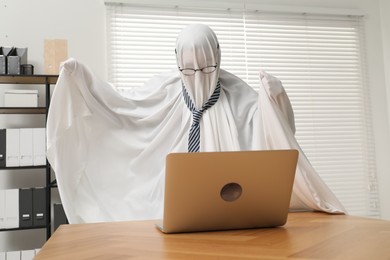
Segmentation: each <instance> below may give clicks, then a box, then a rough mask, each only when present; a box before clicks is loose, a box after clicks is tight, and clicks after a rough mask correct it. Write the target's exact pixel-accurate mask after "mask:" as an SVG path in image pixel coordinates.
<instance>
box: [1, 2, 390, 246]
mask: <svg viewBox="0 0 390 260" xmlns="http://www.w3.org/2000/svg"><path fill="white" fill-rule="evenodd" d="M168 1H169V0H168ZM201 1H205V0H200V1H195V0H193V1H192V2H195V3H196V5H201V3H200V2H201ZM231 1H232V3H237V2H238V1H233V0H231ZM156 2H158V1H156ZM177 2H178V1H177ZM183 2H191V1H190V0H187V1H185V0H182V1H180V3H183ZM207 2H215V4H216V5H217V4H218V0H208V1H207ZM248 2H250V3H255V4H257V3H259V4H267V5H276V4H278V5H282V6H285V5H287V6H291V7H293V8H295V9H299V8H300V6H309V7H314V8H324V9H328V8H341V9H356V10H360V11H362V12H363V13H365V14H366V22H367V24H366V37H367V48H368V50H367V59H368V70H369V75H370V77H369V85H370V94H371V101H372V106H373V107H372V113H373V131H374V136H375V148H376V150H375V151H376V156H377V174H378V178H379V181H380V184H379V188H380V196H381V209H382V217H383V218H385V219H390V189H388V188H387V187H388V186H389V184H390V160H389V155H390V134H389V127H390V113H389V111H390V110H389V107H388V102H389V101H390V94H389V93H387V92H390V47H389V46H390V44H389V43H390V17H389V15H388V14H389V13H390V3H389V1H388V0H328V1H323V0H257V1H256V0H253V1H250V0H249V1H248ZM330 11H331V10H330ZM53 38H61V39H67V40H68V53H69V56H72V57H75V58H77V59H78V60H80V61H82V62H84V63H85V64H87V65H88V66H89V67H90V68H91V69H92V70H93V71H94V72H95V73H96V74H97V75H99V76H101V77H102V78H103V79H106V78H107V75H106V71H107V70H106V47H105V46H106V44H105V7H104V2H103V0H62V1H60V0H0V46H9V45H13V46H17V47H28V51H29V52H28V59H29V63H32V64H33V65H34V66H35V73H36V74H40V73H43V42H44V39H53ZM383 46H385V48H384V47H383ZM385 69H386V74H385ZM386 86H387V87H386ZM26 120H27V119H26V118H24V117H20V116H16V117H15V118H14V119H4V118H2V117H0V126H1V127H4V126H5V127H8V126H9V125H12V126H13V127H18V126H21V127H23V126H24V124H27V123H32V124H37V125H39V124H43V122H44V121H42V120H43V119H37V120H35V119H34V118H33V119H29V121H27V122H26ZM22 175H23V174H22ZM5 176H7V177H5ZM24 177H25V176H21V177H20V178H19V179H18V180H17V181H14V180H13V179H12V178H10V177H9V174H3V173H2V172H0V189H5V188H10V186H11V188H15V187H12V186H13V185H16V184H19V183H20V182H23V179H24ZM29 180H30V181H31V183H32V184H31V185H39V181H38V180H36V179H35V178H33V177H29ZM34 182H38V183H34ZM23 184H24V183H23ZM26 185H28V184H26ZM26 233H31V234H27V237H28V238H29V239H27V240H29V241H30V242H25V241H24V240H25V239H24V238H23V237H24V236H25V234H26ZM37 237H39V238H37ZM43 240H44V232H42V231H28V232H26V231H22V232H19V231H18V232H2V233H0V251H2V250H19V249H23V248H25V249H26V248H27V249H28V248H34V247H38V246H40V245H41V244H42V243H43V242H42V241H43Z"/></svg>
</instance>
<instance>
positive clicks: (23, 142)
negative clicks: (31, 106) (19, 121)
mask: <svg viewBox="0 0 390 260" xmlns="http://www.w3.org/2000/svg"><path fill="white" fill-rule="evenodd" d="M19 134H20V136H19V142H20V143H19V147H20V150H19V156H20V157H19V162H20V166H32V165H33V129H32V128H22V129H20V132H19Z"/></svg>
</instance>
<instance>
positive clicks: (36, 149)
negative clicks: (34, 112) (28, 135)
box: [33, 128, 46, 166]
mask: <svg viewBox="0 0 390 260" xmlns="http://www.w3.org/2000/svg"><path fill="white" fill-rule="evenodd" d="M33 155H34V157H33V165H35V166H37V165H45V164H46V128H34V129H33Z"/></svg>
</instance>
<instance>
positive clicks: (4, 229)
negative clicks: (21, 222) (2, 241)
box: [0, 226, 46, 232]
mask: <svg viewBox="0 0 390 260" xmlns="http://www.w3.org/2000/svg"><path fill="white" fill-rule="evenodd" d="M41 228H46V226H38V227H24V228H2V229H0V232H5V231H15V230H27V229H41Z"/></svg>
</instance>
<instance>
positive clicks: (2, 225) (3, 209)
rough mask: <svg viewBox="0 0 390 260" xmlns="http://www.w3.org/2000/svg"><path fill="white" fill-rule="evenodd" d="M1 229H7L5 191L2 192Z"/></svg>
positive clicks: (0, 193) (0, 191)
mask: <svg viewBox="0 0 390 260" xmlns="http://www.w3.org/2000/svg"><path fill="white" fill-rule="evenodd" d="M0 229H5V190H0Z"/></svg>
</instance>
